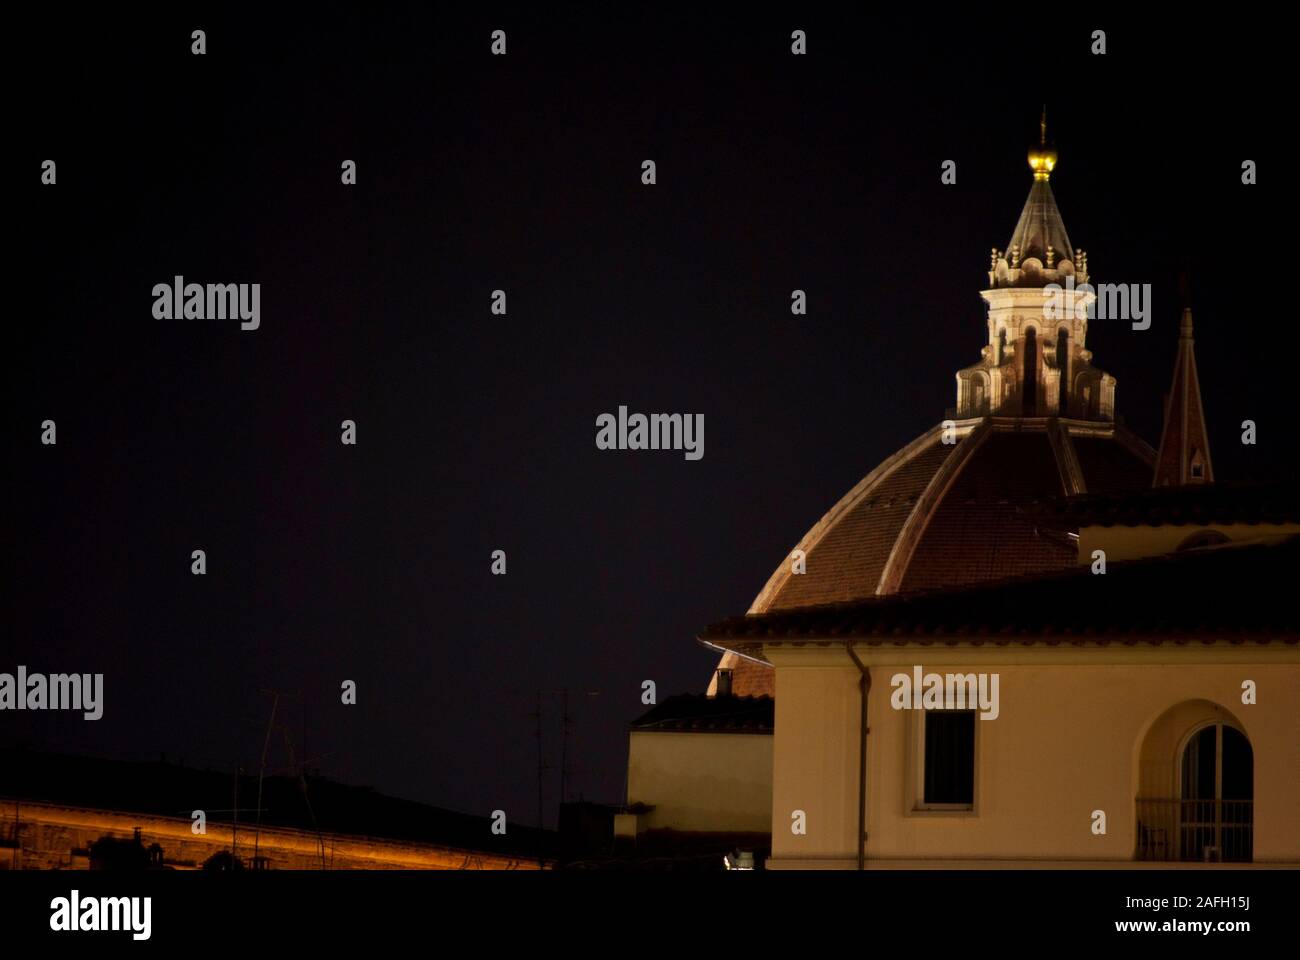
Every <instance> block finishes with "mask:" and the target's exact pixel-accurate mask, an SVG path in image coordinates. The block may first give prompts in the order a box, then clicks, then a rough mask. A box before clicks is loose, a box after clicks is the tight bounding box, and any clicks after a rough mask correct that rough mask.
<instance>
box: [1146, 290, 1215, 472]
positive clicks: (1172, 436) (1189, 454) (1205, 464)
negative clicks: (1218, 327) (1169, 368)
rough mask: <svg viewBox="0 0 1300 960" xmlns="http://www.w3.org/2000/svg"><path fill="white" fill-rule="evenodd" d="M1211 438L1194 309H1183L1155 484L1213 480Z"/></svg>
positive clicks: (1157, 458)
mask: <svg viewBox="0 0 1300 960" xmlns="http://www.w3.org/2000/svg"><path fill="white" fill-rule="evenodd" d="M1213 482H1214V467H1213V466H1212V465H1211V463H1210V440H1209V437H1207V436H1206V433H1205V409H1204V408H1203V407H1202V406H1201V382H1200V379H1199V378H1198V377H1197V375H1196V355H1195V353H1194V352H1193V348H1192V311H1191V309H1190V308H1188V309H1184V310H1183V322H1182V328H1181V330H1180V331H1179V335H1178V357H1177V359H1176V360H1175V361H1174V380H1173V384H1172V385H1171V386H1170V389H1169V397H1168V398H1167V399H1166V401H1165V428H1164V431H1163V432H1162V433H1161V435H1160V453H1159V454H1158V455H1157V456H1156V473H1155V479H1154V481H1153V482H1152V484H1151V485H1152V486H1153V487H1168V486H1182V485H1184V484H1190V483H1213Z"/></svg>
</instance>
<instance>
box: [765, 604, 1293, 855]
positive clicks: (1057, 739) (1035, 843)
mask: <svg viewBox="0 0 1300 960" xmlns="http://www.w3.org/2000/svg"><path fill="white" fill-rule="evenodd" d="M1225 602H1229V601H1225ZM857 649H858V653H859V656H861V657H862V659H863V660H864V662H865V663H866V664H867V665H868V667H869V668H870V669H871V672H872V692H871V696H870V699H869V722H870V727H871V732H870V735H869V736H868V740H867V743H868V761H867V811H868V817H867V833H868V840H867V844H866V850H867V857H868V860H869V861H872V860H874V861H877V862H880V861H896V862H900V863H901V862H904V861H912V862H916V861H919V862H922V863H924V862H928V861H933V862H936V863H937V862H939V861H945V860H947V861H962V860H981V861H985V862H986V863H987V862H988V861H1026V860H1030V861H1033V860H1038V861H1110V862H1111V864H1112V865H1114V862H1115V861H1127V862H1131V861H1132V859H1133V856H1134V850H1135V845H1136V812H1135V805H1134V800H1135V798H1136V797H1137V796H1138V795H1139V779H1140V773H1141V769H1142V764H1143V759H1142V748H1143V743H1144V740H1146V735H1147V733H1148V731H1149V730H1150V729H1151V728H1152V726H1153V724H1155V723H1156V721H1157V720H1158V719H1160V718H1161V717H1162V716H1163V715H1165V714H1166V713H1167V711H1169V710H1170V709H1171V708H1173V707H1175V706H1177V705H1179V704H1181V703H1184V702H1187V701H1195V700H1200V701H1210V702H1211V703H1212V704H1217V705H1219V706H1220V707H1221V708H1223V710H1224V711H1226V713H1227V714H1229V715H1231V717H1235V718H1236V720H1237V721H1238V722H1239V723H1240V726H1241V727H1242V729H1243V730H1244V731H1245V733H1246V734H1247V736H1248V737H1249V739H1250V742H1251V745H1252V748H1253V750H1254V760H1255V787H1254V793H1255V797H1254V799H1255V819H1254V859H1255V862H1256V863H1263V862H1270V861H1271V862H1288V863H1300V649H1297V648H1296V647H1286V646H1282V645H1277V644H1274V645H1270V646H1261V645H1242V646H1237V647H1231V646H1226V645H1225V646H1214V647H1207V646H1202V645H1199V644H1196V645H1188V646H1181V647H1176V646H1172V645H1167V646H1162V647H1149V646H1147V647H1128V646H1125V645H1122V644H1119V645H1112V646H1109V647H1104V648H1099V647H1091V648H1078V647H1071V646H1065V647H1062V646H1057V647H1048V646H1042V645H1039V646H1032V647H1030V646H1022V645H1016V646H1014V647H996V646H991V645H985V646H982V647H969V646H966V647H956V648H954V647H947V646H944V645H938V646H930V647H906V648H904V647H889V648H872V647H864V646H859V647H858V648H857ZM768 656H769V657H770V659H771V660H772V662H773V664H774V665H775V666H776V671H777V673H776V677H777V688H778V689H779V690H780V693H781V695H780V696H779V697H778V698H777V701H776V732H775V742H774V755H773V764H774V768H773V770H774V772H773V791H772V812H771V814H772V860H771V861H770V862H769V865H770V866H773V867H781V866H837V865H838V866H855V865H856V848H855V844H854V835H855V832H856V829H857V813H856V801H857V789H858V731H859V706H858V703H859V701H858V672H857V669H856V668H855V667H854V666H853V664H852V662H851V661H850V660H849V656H848V654H847V652H846V651H845V649H844V647H843V646H842V645H835V646H825V647H822V646H804V647H798V648H792V647H776V648H769V650H768ZM915 664H920V665H922V666H923V667H924V668H925V670H926V672H930V671H933V672H937V673H948V672H952V673H966V672H974V673H980V672H984V673H992V672H996V673H998V674H999V675H1000V690H999V694H1000V697H999V699H1000V715H999V716H998V718H997V719H993V720H977V721H976V743H975V750H976V758H975V759H976V774H975V809H974V810H973V811H972V812H962V813H948V812H942V813H939V812H934V811H918V810H915V809H913V808H912V807H913V803H912V802H911V800H912V796H911V795H912V794H913V793H914V792H915V791H914V790H909V783H914V782H915V777H916V769H917V765H916V761H915V758H914V756H913V754H914V752H915V751H914V746H913V744H914V742H915V737H914V728H913V726H912V724H913V723H914V722H915V720H916V718H917V717H918V716H919V712H917V711H911V710H894V709H893V708H892V707H891V706H890V693H891V692H892V688H891V685H890V678H891V677H892V676H893V675H894V674H896V673H910V672H911V670H912V667H913V665H915ZM1244 680H1253V681H1255V683H1256V684H1257V687H1258V703H1257V704H1255V705H1244V704H1242V703H1241V697H1242V686H1241V685H1242V682H1243V681H1244ZM1157 739H1158V738H1157ZM1163 749H1164V748H1163V747H1159V748H1153V750H1154V751H1155V752H1160V751H1161V750H1163ZM1151 753H1152V750H1148V757H1149V756H1150V755H1151ZM1171 762H1172V761H1171ZM1147 767H1148V768H1149V767H1150V760H1149V759H1148V762H1147ZM1150 792H1151V788H1148V789H1147V791H1146V793H1148V794H1149V793H1150ZM1159 793H1160V794H1161V795H1168V792H1167V791H1166V790H1161V791H1159ZM1144 795H1145V794H1144ZM795 810H803V811H804V812H805V814H806V824H807V833H806V835H803V836H799V835H795V834H794V833H793V832H792V830H791V822H792V813H793V811H795ZM1094 810H1104V811H1105V812H1106V816H1107V833H1106V835H1104V836H1094V835H1093V833H1092V832H1091V829H1090V828H1091V823H1092V819H1091V814H1092V811H1094Z"/></svg>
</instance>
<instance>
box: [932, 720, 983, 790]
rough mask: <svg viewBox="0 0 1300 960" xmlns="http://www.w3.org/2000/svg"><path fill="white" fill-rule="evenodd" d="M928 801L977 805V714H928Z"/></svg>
mask: <svg viewBox="0 0 1300 960" xmlns="http://www.w3.org/2000/svg"><path fill="white" fill-rule="evenodd" d="M925 802H926V803H960V804H966V805H967V806H969V805H971V804H973V803H974V802H975V713H974V712H973V711H970V710H962V711H956V710H953V711H946V710H945V711H931V712H928V713H926V715H925Z"/></svg>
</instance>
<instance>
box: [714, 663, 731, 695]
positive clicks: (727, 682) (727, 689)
mask: <svg viewBox="0 0 1300 960" xmlns="http://www.w3.org/2000/svg"><path fill="white" fill-rule="evenodd" d="M717 696H719V697H729V696H731V670H729V669H719V670H718V689H717Z"/></svg>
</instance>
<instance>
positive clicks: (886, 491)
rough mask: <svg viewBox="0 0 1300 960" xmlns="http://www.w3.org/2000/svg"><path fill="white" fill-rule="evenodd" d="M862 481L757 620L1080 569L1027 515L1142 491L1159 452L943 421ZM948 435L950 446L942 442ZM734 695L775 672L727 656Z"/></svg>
mask: <svg viewBox="0 0 1300 960" xmlns="http://www.w3.org/2000/svg"><path fill="white" fill-rule="evenodd" d="M948 424H949V426H948V427H947V429H945V425H944V424H939V425H937V426H935V427H934V428H932V429H930V430H928V431H927V432H926V433H924V434H922V435H921V436H920V437H918V438H917V439H916V440H914V441H912V442H911V443H909V444H908V445H907V446H905V447H904V448H903V449H901V450H899V451H898V452H897V453H895V454H894V455H893V456H891V457H889V458H888V459H887V460H885V461H884V462H883V463H881V464H880V465H879V466H878V467H876V469H874V470H872V471H871V472H870V473H868V474H867V475H866V476H865V477H864V478H863V479H862V480H861V481H860V482H859V483H858V484H857V485H856V486H854V487H853V489H852V490H850V491H849V492H848V493H846V494H845V495H844V496H843V497H842V498H841V499H840V501H839V502H838V503H836V504H835V506H833V507H832V508H831V509H830V510H829V511H828V512H827V513H826V515H825V516H824V517H822V518H821V520H819V521H818V522H817V523H816V524H815V525H814V526H813V527H812V529H810V530H809V531H808V532H807V534H805V535H804V537H803V539H801V540H800V541H799V543H798V545H797V546H796V547H795V550H797V551H802V557H803V561H802V567H803V571H804V572H802V573H795V572H794V571H795V569H796V566H797V564H796V560H795V558H796V557H798V556H799V555H798V554H796V553H794V552H793V551H792V552H791V555H790V556H788V557H786V558H785V559H783V560H782V562H781V564H780V566H778V567H777V568H776V570H775V572H773V574H772V576H771V577H770V578H769V579H768V581H767V585H766V586H764V587H763V589H762V591H761V592H760V593H759V595H758V596H757V597H756V598H755V599H754V602H753V604H752V605H751V606H750V609H749V611H748V612H749V613H751V614H759V613H768V612H771V611H778V610H790V609H794V608H797V607H808V606H815V605H819V604H826V603H844V602H849V601H855V600H864V599H868V598H870V597H874V596H879V595H884V594H892V593H904V592H910V591H915V590H931V589H937V588H941V587H953V586H960V585H962V584H968V583H977V582H981V581H989V580H1000V579H1004V578H1007V577H1014V576H1018V575H1021V574H1026V573H1035V572H1043V571H1048V570H1056V569H1063V568H1066V567H1070V566H1073V565H1075V564H1077V563H1078V562H1079V561H1078V552H1077V549H1076V547H1075V545H1074V543H1073V541H1071V540H1069V539H1068V538H1065V537H1063V536H1062V535H1060V534H1059V533H1056V532H1054V531H1051V530H1047V529H1041V528H1040V527H1039V526H1038V525H1037V524H1036V523H1035V521H1034V519H1033V517H1032V515H1031V514H1030V513H1029V511H1026V510H1025V509H1024V508H1025V507H1026V506H1028V505H1030V504H1032V503H1035V502H1037V501H1042V500H1047V499H1050V498H1055V497H1061V496H1066V495H1069V494H1076V493H1085V492H1086V493H1109V494H1124V493H1136V492H1138V491H1141V490H1146V489H1149V488H1150V486H1151V477H1152V470H1153V467H1154V463H1155V451H1154V450H1152V449H1151V447H1150V446H1148V445H1147V444H1146V443H1145V442H1143V441H1142V440H1141V439H1139V438H1138V437H1137V436H1136V435H1134V434H1133V433H1131V432H1130V431H1128V430H1127V429H1125V428H1124V427H1123V426H1120V425H1118V424H1102V423H1094V422H1088V421H1080V420H1060V419H1056V418H1000V417H985V418H981V419H978V420H975V421H959V422H955V423H954V422H953V421H948ZM945 436H946V439H948V440H950V441H953V442H950V443H945V442H944V440H945ZM720 666H721V667H722V668H724V669H730V670H731V671H732V690H733V691H734V692H735V693H737V694H749V695H757V694H773V693H774V692H775V691H774V688H773V671H772V669H771V667H769V666H767V665H766V664H760V663H756V662H754V661H747V660H745V659H744V658H742V657H740V656H738V655H736V654H734V653H731V652H728V653H726V654H725V655H724V656H723V661H722V663H721V664H720Z"/></svg>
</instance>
